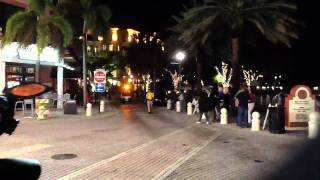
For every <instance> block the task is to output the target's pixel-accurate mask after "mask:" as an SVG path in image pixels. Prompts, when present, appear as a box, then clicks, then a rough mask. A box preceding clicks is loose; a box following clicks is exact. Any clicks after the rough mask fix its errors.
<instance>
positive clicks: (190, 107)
mask: <svg viewBox="0 0 320 180" xmlns="http://www.w3.org/2000/svg"><path fill="white" fill-rule="evenodd" d="M187 106H188V108H187V115H189V116H191V115H192V103H191V102H189V103H188V105H187Z"/></svg>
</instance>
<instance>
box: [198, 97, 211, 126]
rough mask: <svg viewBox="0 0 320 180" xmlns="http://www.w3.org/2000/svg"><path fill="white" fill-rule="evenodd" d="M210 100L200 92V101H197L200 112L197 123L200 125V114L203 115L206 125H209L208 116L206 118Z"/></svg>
mask: <svg viewBox="0 0 320 180" xmlns="http://www.w3.org/2000/svg"><path fill="white" fill-rule="evenodd" d="M210 105H211V103H210V99H209V97H208V95H207V93H205V92H202V93H201V95H200V99H199V110H200V116H199V120H198V122H197V123H201V118H202V114H204V116H205V118H206V120H207V124H209V123H210V120H209V116H208V111H209V110H210Z"/></svg>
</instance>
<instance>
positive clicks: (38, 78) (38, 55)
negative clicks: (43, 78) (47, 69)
mask: <svg viewBox="0 0 320 180" xmlns="http://www.w3.org/2000/svg"><path fill="white" fill-rule="evenodd" d="M34 75H35V81H36V82H40V50H39V49H38V51H37V61H36V67H35V74H34Z"/></svg>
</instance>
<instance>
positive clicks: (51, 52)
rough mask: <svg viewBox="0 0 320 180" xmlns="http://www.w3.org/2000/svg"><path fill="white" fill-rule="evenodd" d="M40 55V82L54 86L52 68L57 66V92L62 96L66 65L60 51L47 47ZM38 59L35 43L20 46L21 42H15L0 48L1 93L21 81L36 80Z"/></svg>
mask: <svg viewBox="0 0 320 180" xmlns="http://www.w3.org/2000/svg"><path fill="white" fill-rule="evenodd" d="M39 57H40V65H41V66H40V82H41V83H44V84H46V85H49V86H50V85H51V86H52V82H53V81H52V79H51V78H50V70H51V69H52V68H53V67H57V81H56V83H57V86H56V87H57V94H58V96H61V97H62V95H63V68H64V67H65V66H66V65H65V64H64V61H63V59H60V58H59V54H58V51H57V50H56V49H54V48H51V47H46V48H45V49H44V50H43V51H42V53H41V54H40V56H39ZM37 61H38V54H37V47H36V46H35V45H30V46H28V47H26V48H20V47H19V44H18V43H16V42H15V43H11V44H9V45H6V46H4V47H3V48H2V49H0V94H1V93H2V90H3V89H4V87H8V88H10V87H13V86H16V85H19V84H21V83H25V82H32V81H34V80H35V64H36V62H37ZM58 104H59V103H58ZM61 106H62V105H61V104H60V107H61Z"/></svg>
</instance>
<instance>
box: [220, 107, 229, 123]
mask: <svg viewBox="0 0 320 180" xmlns="http://www.w3.org/2000/svg"><path fill="white" fill-rule="evenodd" d="M220 112H221V115H220V124H228V110H227V109H226V108H222V109H221V111H220Z"/></svg>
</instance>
